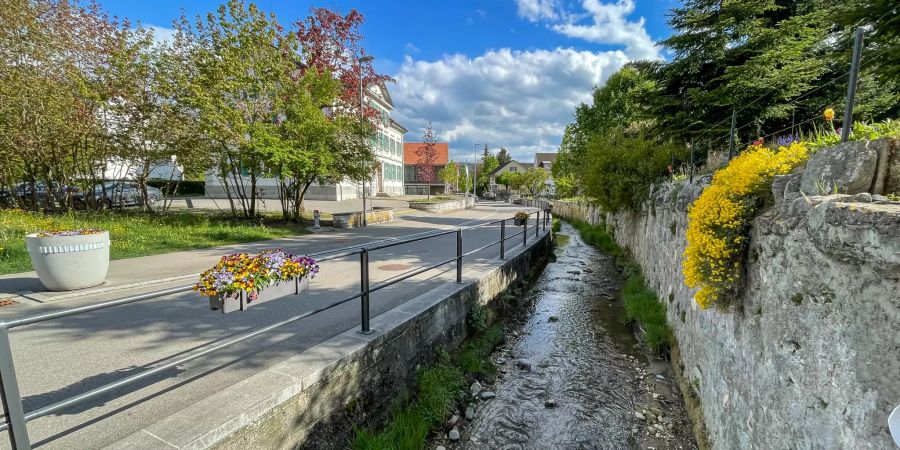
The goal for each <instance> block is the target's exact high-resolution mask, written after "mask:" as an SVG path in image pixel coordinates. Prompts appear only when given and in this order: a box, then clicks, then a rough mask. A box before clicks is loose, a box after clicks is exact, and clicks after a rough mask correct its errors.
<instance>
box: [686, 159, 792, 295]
mask: <svg viewBox="0 0 900 450" xmlns="http://www.w3.org/2000/svg"><path fill="white" fill-rule="evenodd" d="M808 157H809V152H808V151H807V147H806V145H805V144H802V143H798V142H794V143H792V144H790V145H788V146H785V147H780V148H779V149H778V150H772V149H769V148H765V147H762V146H751V147H750V149H749V150H747V151H745V152H743V153H741V154H740V155H739V156H738V157H736V158H734V159H733V160H732V161H731V163H729V164H728V166H727V167H725V168H724V169H722V170H720V171H719V172H717V173H716V174H715V175H714V176H713V179H712V183H711V184H710V186H709V187H707V188H706V189H704V190H703V194H701V195H700V197H699V198H698V199H697V200H696V201H695V202H694V204H693V205H691V208H690V210H689V211H688V229H687V241H688V245H687V248H686V249H685V251H684V264H683V268H682V270H683V272H684V279H685V283H686V284H687V285H688V286H689V287H699V288H700V290H699V291H697V294H696V295H695V296H694V300H695V301H696V302H697V304H698V305H700V307H701V308H707V307H708V306H709V305H711V304H714V303H715V304H719V305H720V306H725V305H727V304H728V303H729V302H730V299H732V298H734V297H736V296H737V293H738V288H739V286H740V283H741V261H742V259H743V255H744V248H745V244H746V242H747V229H748V227H749V223H750V220H751V219H752V218H753V215H754V213H755V211H756V210H757V209H758V208H759V206H760V205H761V203H762V201H761V200H762V198H763V196H764V195H767V193H768V191H769V188H770V186H771V184H772V179H773V178H774V176H775V175H779V174H786V173H790V172H791V171H792V170H794V168H795V167H797V166H798V165H800V164H802V163H803V162H804V161H806V159H807V158H808Z"/></svg>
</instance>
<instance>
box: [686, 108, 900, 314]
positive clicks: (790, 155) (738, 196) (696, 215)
mask: <svg viewBox="0 0 900 450" xmlns="http://www.w3.org/2000/svg"><path fill="white" fill-rule="evenodd" d="M832 114H833V113H832V112H831V111H827V110H826V111H825V113H824V119H825V122H826V124H825V127H824V129H819V130H818V131H816V132H814V133H811V134H809V135H807V136H806V137H805V140H803V141H795V142H790V143H786V144H785V145H779V144H778V143H777V142H775V143H771V144H769V145H768V146H767V145H766V144H765V143H764V142H758V143H755V144H754V145H751V146H750V147H749V148H748V149H747V150H745V151H744V152H743V153H741V154H740V155H738V156H737V157H736V158H735V159H733V160H732V161H731V162H730V163H729V164H728V165H727V166H726V167H725V168H724V169H722V170H720V171H718V172H716V174H715V175H713V178H712V182H711V184H710V185H709V186H708V187H707V188H706V189H704V190H703V193H702V194H701V195H700V197H699V198H698V199H697V200H696V201H695V202H694V203H693V205H691V208H690V210H689V211H688V228H687V243H688V245H687V248H686V249H685V251H684V264H683V268H682V269H683V272H684V277H685V283H686V284H687V285H688V286H689V287H694V288H699V289H698V291H697V293H696V294H695V296H694V301H696V302H697V304H698V305H700V307H701V308H707V307H709V306H719V307H727V306H728V305H730V304H731V303H732V302H733V301H734V300H735V299H736V298H737V297H738V295H739V294H740V286H741V281H742V279H741V273H742V268H743V261H744V257H745V253H746V246H747V244H748V242H747V239H748V230H749V226H750V221H751V220H752V219H753V218H754V217H755V214H756V212H757V211H758V209H759V208H760V207H761V206H762V205H763V203H764V200H765V198H766V197H768V196H769V195H770V194H769V192H770V189H771V186H772V181H773V179H774V177H775V175H783V174H787V173H790V172H791V171H793V170H794V169H795V168H796V167H798V166H800V165H801V164H803V163H804V162H805V161H806V160H807V159H808V158H809V156H810V155H811V154H812V153H814V152H815V150H816V149H818V148H821V147H823V146H828V145H834V144H836V143H838V142H839V139H840V138H839V136H838V134H837V133H835V132H834V131H833V127H832V126H831V124H830V122H831V120H832V119H833V115H832ZM888 136H893V137H900V123H898V122H895V121H886V122H883V123H876V124H873V125H866V124H863V123H856V124H854V127H853V132H852V133H851V134H850V139H851V140H861V139H867V140H872V139H878V138H882V137H888ZM824 193H826V192H821V193H819V194H824ZM809 194H812V193H809Z"/></svg>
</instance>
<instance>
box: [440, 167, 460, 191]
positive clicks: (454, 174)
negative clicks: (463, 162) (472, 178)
mask: <svg viewBox="0 0 900 450" xmlns="http://www.w3.org/2000/svg"><path fill="white" fill-rule="evenodd" d="M437 175H438V178H439V179H440V180H441V181H443V182H444V184H446V185H447V186H449V187H450V188H456V189H457V190H459V180H460V177H461V175H460V173H459V163H457V162H455V161H450V162H449V163H447V165H446V166H444V167H443V168H442V169H441V170H439V171H438V174H437Z"/></svg>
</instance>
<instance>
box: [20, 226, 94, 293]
mask: <svg viewBox="0 0 900 450" xmlns="http://www.w3.org/2000/svg"><path fill="white" fill-rule="evenodd" d="M25 244H26V246H27V247H28V253H29V254H30V255H31V267H33V268H34V271H35V272H37V275H38V278H40V280H41V283H42V284H43V285H44V287H46V288H47V289H49V290H51V291H71V290H74V289H84V288H88V287H91V286H96V285H98V284H102V283H103V281H104V280H106V271H107V270H108V269H109V232H108V231H103V232H101V233H97V234H85V235H80V236H51V237H38V235H37V234H29V235H27V236H25Z"/></svg>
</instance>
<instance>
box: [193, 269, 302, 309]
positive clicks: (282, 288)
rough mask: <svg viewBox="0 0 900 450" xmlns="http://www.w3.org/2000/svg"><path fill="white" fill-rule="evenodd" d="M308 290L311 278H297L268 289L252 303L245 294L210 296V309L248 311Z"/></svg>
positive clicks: (261, 292)
mask: <svg viewBox="0 0 900 450" xmlns="http://www.w3.org/2000/svg"><path fill="white" fill-rule="evenodd" d="M307 290H309V277H303V278H295V279H294V280H293V281H284V282H281V283H276V284H273V285H272V286H268V287H266V288H265V289H263V290H262V291H260V293H259V295H258V296H257V297H256V299H255V300H252V301H251V300H250V299H249V298H248V297H247V295H246V294H245V293H243V292H241V293H239V294H236V295H233V296H230V297H226V296H218V297H212V296H210V297H209V309H211V310H213V311H217V310H218V311H222V312H223V313H225V314H227V313H230V312H235V311H246V310H247V308H249V307H251V306H256V305H259V304H261V303H265V302H268V301H270V300H278V299H281V298H284V297H288V296H298V295H300V293H301V292H303V291H307Z"/></svg>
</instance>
